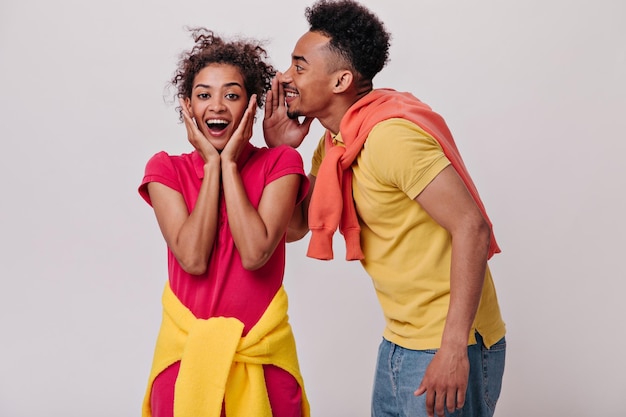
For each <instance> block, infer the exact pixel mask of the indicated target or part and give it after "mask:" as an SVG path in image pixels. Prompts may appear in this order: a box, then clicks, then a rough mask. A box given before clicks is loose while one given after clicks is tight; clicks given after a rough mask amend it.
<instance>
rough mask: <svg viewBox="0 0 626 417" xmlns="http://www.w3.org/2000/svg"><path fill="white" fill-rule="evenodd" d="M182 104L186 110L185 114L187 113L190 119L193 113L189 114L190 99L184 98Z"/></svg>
mask: <svg viewBox="0 0 626 417" xmlns="http://www.w3.org/2000/svg"><path fill="white" fill-rule="evenodd" d="M183 102H184V105H185V110H187V113H189V114H190V115H191V117H193V113H192V112H191V99H190V98H189V97H185V98H184V99H183Z"/></svg>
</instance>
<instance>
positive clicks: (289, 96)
mask: <svg viewBox="0 0 626 417" xmlns="http://www.w3.org/2000/svg"><path fill="white" fill-rule="evenodd" d="M298 97H300V94H298V93H297V92H296V91H293V90H285V102H286V103H287V104H289V103H291V102H292V101H293V100H295V99H296V98H298Z"/></svg>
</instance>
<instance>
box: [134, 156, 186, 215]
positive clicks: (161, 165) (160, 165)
mask: <svg viewBox="0 0 626 417" xmlns="http://www.w3.org/2000/svg"><path fill="white" fill-rule="evenodd" d="M177 179H178V176H177V174H176V169H175V168H174V164H173V163H172V160H171V158H170V156H169V155H168V154H167V153H166V152H163V151H161V152H159V153H157V154H155V155H154V156H152V158H150V160H148V163H147V164H146V169H145V173H144V176H143V180H142V181H141V184H140V185H139V189H138V191H139V195H141V197H143V199H144V200H146V202H147V203H148V204H150V205H152V202H151V201H150V194H148V183H150V182H158V183H161V184H163V185H166V186H168V187H170V188H172V189H174V190H176V191H178V192H181V189H180V184H179V182H178V180H177Z"/></svg>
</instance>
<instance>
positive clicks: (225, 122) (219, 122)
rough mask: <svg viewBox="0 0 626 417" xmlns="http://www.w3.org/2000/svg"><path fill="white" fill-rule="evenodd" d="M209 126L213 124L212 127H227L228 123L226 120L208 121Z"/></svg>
mask: <svg viewBox="0 0 626 417" xmlns="http://www.w3.org/2000/svg"><path fill="white" fill-rule="evenodd" d="M206 123H207V124H212V125H218V124H220V125H227V124H228V122H227V121H226V120H222V119H209V120H207V121H206Z"/></svg>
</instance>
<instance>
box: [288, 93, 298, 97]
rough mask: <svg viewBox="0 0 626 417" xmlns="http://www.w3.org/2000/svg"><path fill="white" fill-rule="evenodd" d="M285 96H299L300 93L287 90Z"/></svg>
mask: <svg viewBox="0 0 626 417" xmlns="http://www.w3.org/2000/svg"><path fill="white" fill-rule="evenodd" d="M285 96H286V97H298V94H297V93H292V92H286V93H285Z"/></svg>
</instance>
